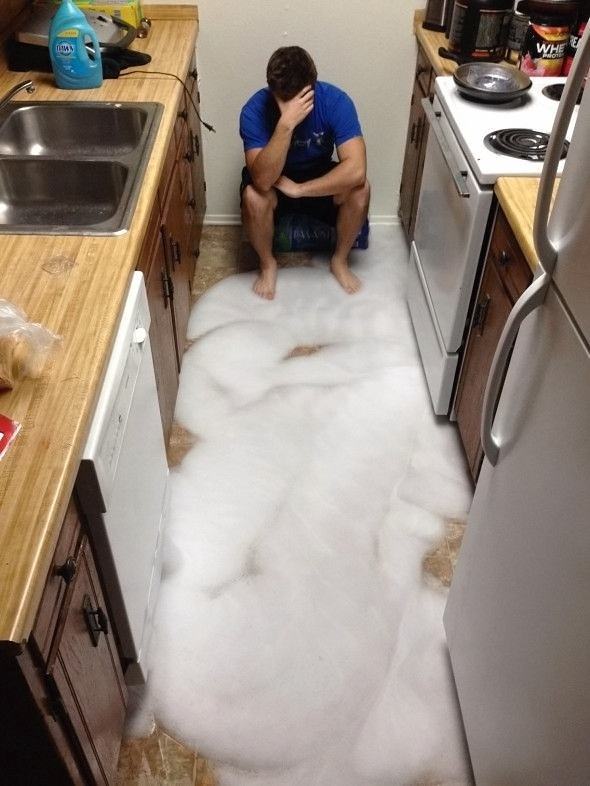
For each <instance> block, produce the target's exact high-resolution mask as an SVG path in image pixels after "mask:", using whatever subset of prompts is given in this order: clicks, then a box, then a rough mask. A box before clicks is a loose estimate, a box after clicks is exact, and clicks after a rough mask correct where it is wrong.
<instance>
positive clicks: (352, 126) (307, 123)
mask: <svg viewBox="0 0 590 786" xmlns="http://www.w3.org/2000/svg"><path fill="white" fill-rule="evenodd" d="M279 116H280V112H279V109H278V107H277V105H276V102H275V100H274V98H273V97H272V94H271V92H270V90H269V89H268V87H265V88H263V89H262V90H259V91H258V92H257V93H254V95H253V96H252V98H250V100H249V101H248V102H247V103H246V104H245V105H244V108H243V109H242V112H241V114H240V136H241V137H242V139H243V141H244V150H245V151H246V150H251V149H252V148H259V147H266V145H267V144H268V142H269V141H270V138H271V136H272V135H273V133H274V130H275V127H276V124H277V121H278V119H279ZM357 136H362V131H361V126H360V123H359V119H358V116H357V113H356V109H355V107H354V104H353V103H352V100H351V99H350V98H349V96H347V95H346V93H345V92H344V91H343V90H340V88H338V87H336V86H335V85H331V84H329V83H328V82H316V85H315V94H314V106H313V110H312V111H311V112H310V113H309V115H308V116H307V117H306V118H305V120H304V121H303V122H302V123H300V124H299V125H298V126H297V127H296V128H295V130H294V131H293V137H292V139H291V147H290V149H289V152H288V154H287V161H286V164H285V169H287V170H288V169H291V168H293V169H298V168H302V167H305V166H309V165H310V164H318V163H323V162H328V161H330V160H331V159H332V153H333V152H334V145H336V147H338V145H341V144H343V143H344V142H348V140H349V139H353V138H354V137H357Z"/></svg>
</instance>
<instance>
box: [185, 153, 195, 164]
mask: <svg viewBox="0 0 590 786" xmlns="http://www.w3.org/2000/svg"><path fill="white" fill-rule="evenodd" d="M184 157H185V158H186V160H187V161H188V162H189V164H192V163H193V161H194V160H195V154H194V153H193V151H192V150H189V151H188V153H185V154H184Z"/></svg>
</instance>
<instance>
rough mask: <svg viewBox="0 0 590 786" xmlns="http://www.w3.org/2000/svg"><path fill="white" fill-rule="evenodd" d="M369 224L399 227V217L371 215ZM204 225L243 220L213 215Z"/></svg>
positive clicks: (236, 216)
mask: <svg viewBox="0 0 590 786" xmlns="http://www.w3.org/2000/svg"><path fill="white" fill-rule="evenodd" d="M369 222H370V223H371V224H372V225H373V226H380V225H381V226H399V225H400V220H399V216H392V215H384V216H379V215H373V214H369ZM204 223H205V224H206V225H210V226H239V225H240V224H241V223H242V220H241V218H240V216H239V215H232V214H231V213H227V214H224V213H217V214H216V213H211V214H209V213H208V214H207V215H206V216H205V220H204Z"/></svg>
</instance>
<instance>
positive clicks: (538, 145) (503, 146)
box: [484, 128, 569, 161]
mask: <svg viewBox="0 0 590 786" xmlns="http://www.w3.org/2000/svg"><path fill="white" fill-rule="evenodd" d="M484 142H485V144H486V146H487V147H488V148H489V149H490V150H494V151H495V152H497V153H502V154H503V155H505V156H511V157H512V158H522V159H524V160H525V161H544V160H545V155H546V153H547V145H548V144H549V134H545V133H543V132H542V131H532V130H530V129H529V128H503V129H501V130H500V131H494V132H493V133H491V134H488V135H487V136H486V137H485V139H484ZM568 147H569V143H568V142H565V143H564V146H563V150H562V153H561V158H565V157H566V155H567V150H568Z"/></svg>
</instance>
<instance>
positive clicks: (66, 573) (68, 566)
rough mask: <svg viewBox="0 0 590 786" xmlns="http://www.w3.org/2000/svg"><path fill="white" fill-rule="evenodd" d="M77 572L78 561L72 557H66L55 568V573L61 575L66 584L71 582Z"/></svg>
mask: <svg viewBox="0 0 590 786" xmlns="http://www.w3.org/2000/svg"><path fill="white" fill-rule="evenodd" d="M77 572H78V563H77V562H76V560H75V558H74V557H68V558H67V559H66V561H65V562H64V564H63V565H59V566H57V567H56V568H55V575H56V576H61V577H62V579H63V580H64V581H65V583H66V584H71V583H72V581H73V580H74V579H75V578H76V573H77Z"/></svg>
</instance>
